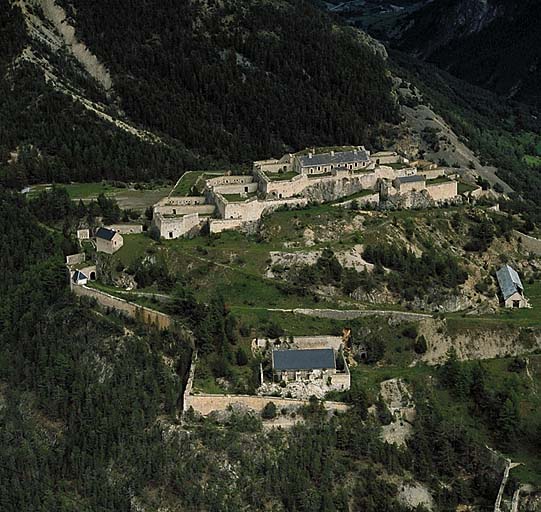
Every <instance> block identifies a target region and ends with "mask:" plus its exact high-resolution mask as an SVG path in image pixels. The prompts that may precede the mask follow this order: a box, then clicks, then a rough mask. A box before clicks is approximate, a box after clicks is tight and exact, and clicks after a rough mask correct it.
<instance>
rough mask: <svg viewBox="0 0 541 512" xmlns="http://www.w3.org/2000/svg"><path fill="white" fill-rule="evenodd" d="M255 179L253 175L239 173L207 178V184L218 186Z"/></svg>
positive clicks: (249, 181)
mask: <svg viewBox="0 0 541 512" xmlns="http://www.w3.org/2000/svg"><path fill="white" fill-rule="evenodd" d="M253 180H254V178H253V176H248V175H244V174H237V175H231V176H218V177H216V178H210V179H209V180H207V185H208V186H209V187H211V188H212V187H217V186H221V185H239V184H247V183H252V181H253Z"/></svg>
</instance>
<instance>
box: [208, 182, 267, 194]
mask: <svg viewBox="0 0 541 512" xmlns="http://www.w3.org/2000/svg"><path fill="white" fill-rule="evenodd" d="M257 187H258V184H257V182H250V183H235V184H233V185H216V186H215V187H213V190H214V192H218V193H219V194H247V193H248V194H253V193H254V192H257Z"/></svg>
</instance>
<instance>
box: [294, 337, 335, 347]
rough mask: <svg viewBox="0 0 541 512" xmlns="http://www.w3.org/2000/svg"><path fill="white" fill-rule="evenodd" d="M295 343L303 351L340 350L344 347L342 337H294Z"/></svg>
mask: <svg viewBox="0 0 541 512" xmlns="http://www.w3.org/2000/svg"><path fill="white" fill-rule="evenodd" d="M293 343H294V345H295V346H297V347H299V348H301V349H309V348H334V350H340V347H341V346H342V337H341V336H294V338H293Z"/></svg>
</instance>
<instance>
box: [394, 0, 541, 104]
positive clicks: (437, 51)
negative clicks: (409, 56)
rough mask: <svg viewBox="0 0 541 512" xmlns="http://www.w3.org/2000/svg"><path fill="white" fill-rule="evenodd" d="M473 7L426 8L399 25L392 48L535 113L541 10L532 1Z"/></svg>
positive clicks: (442, 4)
mask: <svg viewBox="0 0 541 512" xmlns="http://www.w3.org/2000/svg"><path fill="white" fill-rule="evenodd" d="M475 3H477V2H474V3H471V2H467V1H465V0H442V1H438V2H432V3H429V4H428V5H426V6H425V7H424V8H423V9H421V10H420V11H417V12H414V13H413V14H411V15H410V16H408V17H406V19H405V20H403V22H402V23H403V27H405V30H404V31H403V32H402V33H400V32H399V34H400V35H399V36H397V40H396V41H394V43H395V44H396V45H398V47H400V48H401V49H402V50H406V51H409V52H414V53H416V54H417V55H422V56H423V57H425V58H427V59H428V60H429V61H430V62H432V63H435V64H437V65H438V66H439V67H441V68H442V69H445V70H447V71H449V72H450V73H452V74H453V75H455V76H457V77H459V78H461V79H463V80H465V81H467V82H469V83H472V84H475V85H479V86H482V87H486V88H487V89H489V90H492V91H494V92H496V93H498V94H501V95H502V96H511V97H513V98H514V99H515V100H518V101H522V102H525V103H530V104H532V105H534V106H536V107H537V108H540V107H541V95H540V93H539V85H538V84H539V79H540V78H541V74H540V70H539V66H538V64H539V48H540V47H541V34H540V31H539V26H538V24H539V20H540V19H541V5H540V4H539V2H538V1H536V0H489V1H488V2H478V4H479V5H477V6H476V5H475ZM483 11H484V12H483ZM395 34H396V33H395ZM511 41H512V44H510V42H511ZM466 55H467V58H465V56H466Z"/></svg>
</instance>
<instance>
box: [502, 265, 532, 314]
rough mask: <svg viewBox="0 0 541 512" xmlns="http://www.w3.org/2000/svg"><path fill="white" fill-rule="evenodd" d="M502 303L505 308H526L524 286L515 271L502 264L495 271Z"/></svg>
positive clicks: (527, 305) (526, 301) (527, 304)
mask: <svg viewBox="0 0 541 512" xmlns="http://www.w3.org/2000/svg"><path fill="white" fill-rule="evenodd" d="M496 277H497V278H498V284H499V286H500V292H501V294H502V299H503V305H504V306H505V307H506V308H527V307H529V303H528V300H527V299H526V297H525V296H524V287H523V286H522V281H521V280H520V276H519V275H518V273H517V271H516V270H515V269H514V268H512V267H511V266H509V265H504V266H503V267H501V268H500V269H499V270H498V271H497V272H496Z"/></svg>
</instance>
